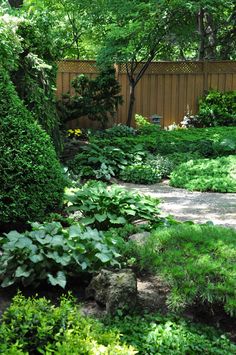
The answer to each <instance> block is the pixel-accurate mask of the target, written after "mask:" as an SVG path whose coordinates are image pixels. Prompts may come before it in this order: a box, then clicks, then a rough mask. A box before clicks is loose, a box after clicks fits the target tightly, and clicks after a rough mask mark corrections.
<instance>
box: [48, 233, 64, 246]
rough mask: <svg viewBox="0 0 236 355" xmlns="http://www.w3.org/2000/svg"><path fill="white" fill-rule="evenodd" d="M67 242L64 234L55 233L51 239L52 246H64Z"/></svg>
mask: <svg viewBox="0 0 236 355" xmlns="http://www.w3.org/2000/svg"><path fill="white" fill-rule="evenodd" d="M64 242H65V239H64V237H63V235H54V236H53V238H52V241H51V245H52V246H62V245H63V244H64Z"/></svg>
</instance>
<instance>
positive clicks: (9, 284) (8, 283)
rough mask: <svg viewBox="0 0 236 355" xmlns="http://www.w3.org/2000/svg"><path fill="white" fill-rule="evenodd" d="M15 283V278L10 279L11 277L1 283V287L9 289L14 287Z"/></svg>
mask: <svg viewBox="0 0 236 355" xmlns="http://www.w3.org/2000/svg"><path fill="white" fill-rule="evenodd" d="M14 282H15V280H14V278H12V279H11V278H10V277H6V278H5V279H4V280H3V282H2V283H1V286H2V287H8V286H11V285H13V284H14Z"/></svg>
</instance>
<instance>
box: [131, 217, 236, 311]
mask: <svg viewBox="0 0 236 355" xmlns="http://www.w3.org/2000/svg"><path fill="white" fill-rule="evenodd" d="M130 248H132V252H133V257H135V259H136V262H137V265H139V267H140V268H141V269H145V270H151V271H152V272H154V273H157V274H158V275H159V276H160V277H162V278H163V280H165V283H166V282H167V283H168V284H169V286H170V294H169V298H168V304H169V307H170V308H171V309H172V310H182V309H184V308H186V307H187V306H192V305H197V306H198V307H203V308H206V306H208V307H209V306H210V307H211V308H213V309H214V306H216V307H219V305H222V306H223V307H224V309H225V311H226V312H227V313H228V314H230V315H234V316H235V315H236V299H235V282H236V279H235V275H236V265H235V258H236V231H235V230H233V229H227V228H223V227H216V226H212V225H187V224H182V225H181V224H180V225H177V226H174V227H171V228H165V229H160V228H159V229H156V231H153V233H152V234H151V236H150V237H149V238H148V239H147V242H146V243H145V244H144V245H143V247H141V246H140V245H138V246H136V247H135V245H134V244H133V243H131V246H130Z"/></svg>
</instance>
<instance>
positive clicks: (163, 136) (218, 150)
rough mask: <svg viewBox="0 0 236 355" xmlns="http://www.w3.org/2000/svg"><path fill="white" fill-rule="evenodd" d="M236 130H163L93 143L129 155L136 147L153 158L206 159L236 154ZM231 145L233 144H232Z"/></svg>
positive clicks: (97, 140)
mask: <svg viewBox="0 0 236 355" xmlns="http://www.w3.org/2000/svg"><path fill="white" fill-rule="evenodd" d="M235 137H236V127H210V128H191V129H181V130H175V131H165V130H159V131H158V132H153V131H152V132H150V133H149V134H146V135H145V134H143V135H136V136H130V137H122V138H120V137H114V138H112V139H108V138H103V139H98V138H96V137H91V138H90V141H91V142H93V143H94V144H96V145H97V146H99V147H101V148H102V147H106V146H109V145H112V146H115V147H117V148H120V149H122V150H123V151H124V152H126V153H129V152H130V151H131V149H134V147H136V146H140V147H142V150H143V151H147V152H149V153H152V154H155V155H156V154H161V155H169V154H173V153H188V152H191V153H193V152H195V153H199V154H200V155H201V156H203V157H212V156H214V157H215V156H217V155H219V154H220V155H225V154H234V153H235V144H233V145H232V141H234V142H235ZM227 141H228V142H229V144H228V148H227V150H226V151H224V150H222V147H223V145H224V144H225V143H224V142H227ZM230 142H231V143H230Z"/></svg>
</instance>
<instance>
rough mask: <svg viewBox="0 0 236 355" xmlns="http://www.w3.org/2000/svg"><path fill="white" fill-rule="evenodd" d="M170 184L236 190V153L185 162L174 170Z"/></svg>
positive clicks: (213, 189) (188, 187)
mask: <svg viewBox="0 0 236 355" xmlns="http://www.w3.org/2000/svg"><path fill="white" fill-rule="evenodd" d="M170 184H171V185H172V186H175V187H183V188H187V189H188V190H198V191H218V192H236V155H229V156H227V157H219V158H215V159H197V160H190V161H188V162H186V163H183V164H181V165H179V166H178V167H177V168H176V169H175V170H174V171H173V172H172V174H171V176H170Z"/></svg>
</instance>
